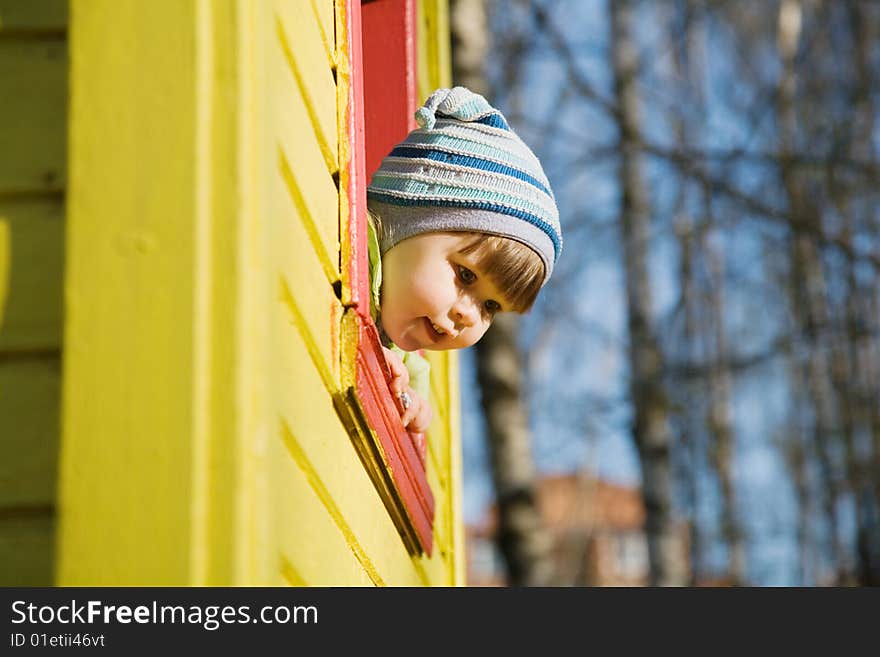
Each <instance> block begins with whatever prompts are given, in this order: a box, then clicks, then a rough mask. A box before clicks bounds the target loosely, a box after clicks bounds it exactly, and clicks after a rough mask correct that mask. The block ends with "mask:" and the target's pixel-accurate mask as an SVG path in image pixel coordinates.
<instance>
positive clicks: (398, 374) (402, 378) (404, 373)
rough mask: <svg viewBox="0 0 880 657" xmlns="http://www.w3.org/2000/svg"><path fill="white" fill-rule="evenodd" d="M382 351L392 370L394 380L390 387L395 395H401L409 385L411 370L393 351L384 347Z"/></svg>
mask: <svg viewBox="0 0 880 657" xmlns="http://www.w3.org/2000/svg"><path fill="white" fill-rule="evenodd" d="M382 351H383V352H385V361H386V362H387V363H388V367H389V368H390V369H391V376H392V379H391V383H390V384H389V386H388V387H389V388H390V389H391V392H392V393H393V394H395V395H399V394H400V393H401V392H403V391H404V390H406V387H407V386H408V385H409V370H407V369H406V365H404V364H403V361H402V360H401V358H400V356H398V355H397V354H395V353H394V352H393V351H391V350H390V349H388V348H386V347H382Z"/></svg>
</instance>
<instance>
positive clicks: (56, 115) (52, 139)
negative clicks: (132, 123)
mask: <svg viewBox="0 0 880 657" xmlns="http://www.w3.org/2000/svg"><path fill="white" fill-rule="evenodd" d="M0 99H2V102H0V153H2V154H3V157H2V158H0V194H3V193H4V192H6V193H8V192H23V191H24V192H33V191H58V190H61V189H63V188H64V185H65V179H66V177H67V162H66V141H67V123H66V115H67V41H66V39H64V38H61V37H55V38H50V37H47V38H45V39H38V40H37V39H2V40H0ZM108 129H109V128H108Z"/></svg>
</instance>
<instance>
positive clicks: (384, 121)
mask: <svg viewBox="0 0 880 657" xmlns="http://www.w3.org/2000/svg"><path fill="white" fill-rule="evenodd" d="M345 2H346V16H347V21H348V25H347V27H348V34H349V43H348V47H349V62H350V66H351V82H350V86H349V97H348V99H347V102H348V108H347V110H348V111H347V114H346V126H347V128H348V138H349V147H350V159H349V163H348V174H349V176H348V187H347V189H346V191H347V193H348V202H349V210H350V215H349V221H348V235H347V236H346V237H347V239H348V240H349V245H348V253H349V254H350V260H349V262H347V263H343V266H346V267H348V274H349V276H348V277H349V287H350V290H349V291H348V294H350V300H349V301H348V304H349V305H350V306H351V307H352V308H353V309H354V310H355V311H356V313H357V323H358V331H357V333H358V346H357V366H356V372H355V381H354V384H355V393H356V395H357V398H358V401H359V402H360V404H361V407H362V408H363V409H364V414H365V415H366V417H367V421H368V423H369V425H370V427H371V428H372V430H373V431H374V432H375V434H376V436H377V439H378V442H379V446H380V448H381V452H382V455H383V457H384V460H385V467H386V468H387V470H388V472H389V473H390V475H391V479H392V480H393V482H394V486H395V487H396V492H397V494H398V496H399V499H400V501H401V502H402V506H403V508H404V510H405V512H406V516H407V517H408V519H409V521H410V523H411V525H412V528H414V529H415V533H416V535H417V536H418V540H419V544H420V547H421V549H422V551H424V552H426V553H427V554H428V555H430V554H431V551H432V546H433V535H432V533H433V519H434V496H433V494H432V493H431V488H430V486H429V485H428V480H427V477H426V474H425V455H424V452H425V449H424V436H423V435H422V434H413V435H412V436H410V435H409V434H408V433H407V431H406V429H405V428H404V427H403V425H402V424H401V422H400V411H401V409H400V408H399V406H398V404H399V401H398V400H396V399H394V397H392V395H391V393H390V391H389V388H388V385H389V384H390V382H391V371H390V369H389V368H388V365H387V363H386V362H385V356H384V353H383V352H382V346H381V343H380V341H379V334H378V331H377V330H376V327H375V325H374V323H373V320H372V318H371V317H370V290H369V269H368V258H367V231H366V221H367V197H366V188H367V177H366V175H365V171H366V164H365V163H366V147H367V145H368V144H370V145H372V146H373V147H375V148H376V149H380V148H381V149H384V152H383V153H382V155H383V156H384V154H386V153H387V152H388V151H389V150H390V149H391V147H392V146H393V145H394V144H395V143H397V141H400V140H401V139H403V137H404V136H405V135H406V133H407V132H408V131H409V129H410V128H411V127H412V126H413V119H412V115H413V112H414V111H415V102H416V93H417V92H416V78H415V71H416V68H415V67H416V48H415V34H416V32H415V30H416V23H415V0H377V1H376V2H371V3H369V4H366V5H364V7H363V8H364V9H365V10H366V11H365V12H364V13H365V15H369V16H371V18H369V19H368V20H369V21H370V25H369V27H367V26H366V24H365V25H364V26H363V29H362V24H361V19H362V15H361V10H362V7H361V3H360V0H345ZM377 8H378V10H379V13H377V14H374V13H373V10H374V9H377ZM383 16H384V19H383V20H388V21H389V23H387V24H386V25H382V24H377V23H375V21H374V20H373V19H374V18H377V17H378V18H381V17H383ZM364 30H366V32H365V31H364ZM389 31H390V32H399V31H402V36H401V38H399V39H397V38H395V39H391V37H390V36H388V35H389ZM362 36H366V37H367V39H366V41H367V45H365V46H364V48H365V49H366V50H367V53H368V54H366V55H365V53H364V51H363V50H362ZM386 36H388V38H389V39H391V40H392V41H395V42H396V43H398V46H399V47H398V48H397V49H396V50H395V51H394V52H393V53H390V55H391V56H390V57H388V56H386V59H387V60H388V61H387V64H386V65H385V66H387V68H386V69H385V73H389V74H390V72H391V71H395V74H394V77H395V79H396V80H397V81H398V84H397V86H396V87H394V88H392V87H389V86H387V85H385V86H384V87H382V88H379V89H375V90H373V91H371V90H369V89H367V91H366V99H367V101H366V102H365V82H364V80H365V77H364V71H365V61H366V60H368V59H369V61H375V58H376V57H377V56H378V55H379V54H380V53H378V52H377V50H381V49H382V48H383V47H384V45H385V43H386V40H385V37H386ZM375 37H378V38H375ZM369 66H370V69H369V70H372V66H373V65H372V64H371V65H369ZM377 66H378V65H377ZM398 72H402V75H398V74H397V73H398ZM382 77H383V76H382V75H380V76H379V77H378V78H376V77H375V76H371V79H372V80H376V79H380V80H381V79H382ZM371 107H373V108H376V107H378V108H380V109H379V111H378V114H376V115H374V116H373V118H371V119H369V123H367V124H366V125H367V127H368V129H367V130H365V122H364V112H365V108H371ZM382 107H385V109H384V110H383V109H381V108H382ZM370 111H372V110H370ZM388 125H391V126H393V130H388V129H387V128H388ZM401 131H402V132H401ZM390 140H393V141H390ZM377 152H378V151H377ZM379 160H380V161H381V157H380V158H379ZM377 166H378V163H377ZM344 251H345V249H344ZM392 515H393V514H392Z"/></svg>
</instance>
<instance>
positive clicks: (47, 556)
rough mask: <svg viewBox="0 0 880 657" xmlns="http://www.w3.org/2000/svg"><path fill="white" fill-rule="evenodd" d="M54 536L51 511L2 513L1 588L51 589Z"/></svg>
mask: <svg viewBox="0 0 880 657" xmlns="http://www.w3.org/2000/svg"><path fill="white" fill-rule="evenodd" d="M54 533H55V532H54V519H53V517H52V515H51V513H50V512H48V511H46V512H40V510H36V512H33V511H32V510H25V511H23V512H20V513H18V514H9V513H6V514H0V586H50V585H51V582H52V570H53V544H52V543H53V541H52V537H53V535H54Z"/></svg>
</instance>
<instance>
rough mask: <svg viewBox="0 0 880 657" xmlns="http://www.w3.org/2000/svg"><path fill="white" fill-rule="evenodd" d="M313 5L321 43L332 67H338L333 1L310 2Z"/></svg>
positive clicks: (318, 0) (312, 0) (317, 0)
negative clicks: (335, 52) (335, 49)
mask: <svg viewBox="0 0 880 657" xmlns="http://www.w3.org/2000/svg"><path fill="white" fill-rule="evenodd" d="M309 2H310V3H311V5H312V11H313V12H314V13H315V18H316V19H317V21H318V30H319V32H320V34H321V42H322V43H323V44H324V48H325V50H326V51H327V61H329V62H330V64H331V66H333V67H335V66H336V58H335V55H334V47H335V44H334V37H335V33H334V30H335V27H334V21H335V19H334V16H333V0H309Z"/></svg>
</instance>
